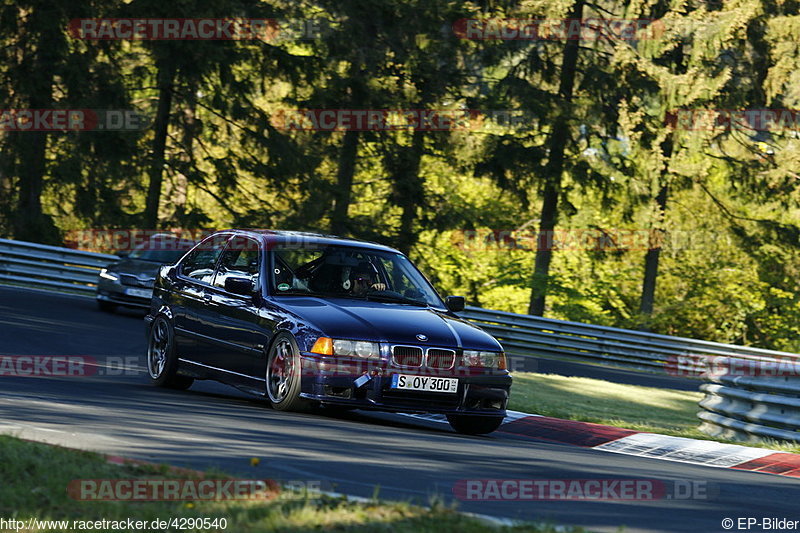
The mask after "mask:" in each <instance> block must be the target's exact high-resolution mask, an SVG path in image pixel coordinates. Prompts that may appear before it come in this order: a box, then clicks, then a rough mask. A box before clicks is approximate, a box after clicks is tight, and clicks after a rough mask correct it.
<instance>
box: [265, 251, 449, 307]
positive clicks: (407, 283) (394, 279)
mask: <svg viewBox="0 0 800 533" xmlns="http://www.w3.org/2000/svg"><path fill="white" fill-rule="evenodd" d="M273 251H274V257H275V266H274V270H273V276H272V294H276V295H309V296H318V297H322V298H326V297H335V298H357V299H365V300H366V299H368V300H377V301H391V302H397V303H405V304H411V305H431V306H435V307H444V304H443V303H442V300H441V298H439V295H438V294H436V291H435V290H434V288H433V287H431V285H430V283H428V281H427V280H426V279H425V277H424V276H423V275H422V274H420V272H419V270H417V269H416V267H415V266H414V265H413V264H412V263H411V261H409V259H408V258H407V257H406V256H404V255H403V254H401V253H397V252H384V251H380V250H370V249H366V248H353V247H347V246H333V245H332V246H322V245H321V246H319V248H316V249H313V248H312V249H309V248H308V246H307V245H304V246H303V248H302V249H298V248H297V247H294V248H292V247H291V246H280V245H278V246H276V247H275V248H273Z"/></svg>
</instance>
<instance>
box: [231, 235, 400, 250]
mask: <svg viewBox="0 0 800 533" xmlns="http://www.w3.org/2000/svg"><path fill="white" fill-rule="evenodd" d="M217 233H235V234H236V235H245V236H250V237H253V238H257V239H261V240H262V241H263V242H264V243H265V244H269V243H275V244H298V243H301V242H302V243H304V244H321V245H325V246H330V245H339V246H353V247H357V248H367V249H371V250H381V251H384V252H393V253H400V252H399V250H396V249H395V248H392V247H390V246H385V245H383V244H379V243H376V242H369V241H359V240H356V239H350V238H347V237H338V236H336V235H326V234H322V233H312V232H305V231H287V230H273V229H229V230H223V231H220V232H217Z"/></svg>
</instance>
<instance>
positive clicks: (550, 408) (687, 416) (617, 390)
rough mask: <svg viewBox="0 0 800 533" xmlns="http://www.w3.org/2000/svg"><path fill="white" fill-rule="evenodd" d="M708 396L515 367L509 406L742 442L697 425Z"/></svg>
mask: <svg viewBox="0 0 800 533" xmlns="http://www.w3.org/2000/svg"><path fill="white" fill-rule="evenodd" d="M702 398H703V393H701V392H693V391H677V390H670V389H657V388H652V387H640V386H638V385H623V384H620V383H611V382H609V381H603V380H600V379H590V378H578V377H565V376H557V375H553V374H532V373H516V372H515V373H514V385H513V386H512V387H511V399H510V402H509V409H513V410H515V411H523V412H526V413H534V414H539V415H545V416H552V417H555V418H565V419H568V420H580V421H583V422H595V423H598V424H605V425H609V426H616V427H621V428H628V429H634V430H637V431H647V432H651V433H661V434H663V435H674V436H677V437H688V438H692V439H704V440H716V441H719V442H726V443H734V444H742V443H741V442H733V441H729V440H721V439H715V438H714V437H711V436H709V435H706V434H705V433H702V432H700V430H698V429H697V427H698V426H699V424H700V420H699V419H698V418H697V412H698V411H699V410H700V407H698V405H697V402H699V401H700V400H701V399H702ZM746 445H747V446H755V447H760V448H770V449H774V450H779V451H785V452H793V453H800V445H797V444H788V443H782V442H777V441H767V442H758V443H751V442H748V443H746Z"/></svg>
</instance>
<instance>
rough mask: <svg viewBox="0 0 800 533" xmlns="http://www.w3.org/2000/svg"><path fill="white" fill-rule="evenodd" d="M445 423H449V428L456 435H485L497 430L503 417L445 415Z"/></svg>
mask: <svg viewBox="0 0 800 533" xmlns="http://www.w3.org/2000/svg"><path fill="white" fill-rule="evenodd" d="M447 421H448V422H450V427H452V428H453V429H454V430H456V432H458V433H463V434H464V435H485V434H486V433H491V432H492V431H494V430H496V429H497V428H499V427H500V424H502V423H503V417H501V416H471V415H447Z"/></svg>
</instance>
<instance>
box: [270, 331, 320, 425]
mask: <svg viewBox="0 0 800 533" xmlns="http://www.w3.org/2000/svg"><path fill="white" fill-rule="evenodd" d="M300 371H301V367H300V350H299V349H298V347H297V342H296V341H295V340H294V337H293V336H292V335H290V334H289V333H279V334H278V335H277V337H275V341H274V342H273V343H272V347H271V348H270V350H269V355H268V356H267V372H266V389H267V398H268V399H269V402H270V403H271V404H272V407H273V408H274V409H277V410H278V411H302V410H305V409H308V408H309V407H310V406H311V402H309V401H308V400H306V399H304V398H301V397H300V387H301V379H300V374H301V372H300Z"/></svg>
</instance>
